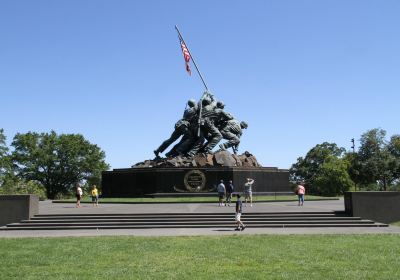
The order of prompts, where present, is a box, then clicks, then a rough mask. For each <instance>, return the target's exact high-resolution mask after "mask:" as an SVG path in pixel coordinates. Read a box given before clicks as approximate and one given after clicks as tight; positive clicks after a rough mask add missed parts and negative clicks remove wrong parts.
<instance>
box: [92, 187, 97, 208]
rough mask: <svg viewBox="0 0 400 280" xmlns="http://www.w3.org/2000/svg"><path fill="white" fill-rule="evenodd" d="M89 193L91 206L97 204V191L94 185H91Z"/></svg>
mask: <svg viewBox="0 0 400 280" xmlns="http://www.w3.org/2000/svg"><path fill="white" fill-rule="evenodd" d="M91 195H92V203H93V206H95V205H96V206H99V192H98V190H97V187H96V185H93V188H92V191H91Z"/></svg>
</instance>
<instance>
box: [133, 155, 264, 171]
mask: <svg viewBox="0 0 400 280" xmlns="http://www.w3.org/2000/svg"><path fill="white" fill-rule="evenodd" d="M221 166H226V167H234V166H237V167H262V166H261V165H260V164H259V163H258V161H257V159H256V157H255V156H253V155H252V154H250V153H249V152H244V153H243V154H241V155H235V154H231V153H230V152H228V151H218V152H215V153H208V154H196V155H194V156H192V157H183V156H176V157H173V158H155V159H153V160H146V161H144V162H139V163H137V164H135V165H133V166H132V167H133V168H150V167H153V168H157V167H221Z"/></svg>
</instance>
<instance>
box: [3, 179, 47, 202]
mask: <svg viewBox="0 0 400 280" xmlns="http://www.w3.org/2000/svg"><path fill="white" fill-rule="evenodd" d="M0 194H35V195H37V196H38V197H39V199H40V200H45V199H47V196H46V189H45V188H44V187H43V186H42V185H41V184H39V183H37V182H34V181H25V180H20V179H15V178H14V180H7V181H6V182H4V184H3V185H2V186H1V188H0Z"/></svg>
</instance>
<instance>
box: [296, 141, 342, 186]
mask: <svg viewBox="0 0 400 280" xmlns="http://www.w3.org/2000/svg"><path fill="white" fill-rule="evenodd" d="M344 152H345V149H344V148H341V147H338V146H337V145H336V144H335V143H328V142H324V143H322V144H318V145H316V146H315V147H314V148H312V149H311V150H310V151H309V152H308V153H307V154H306V156H305V157H304V158H302V157H300V158H298V159H297V162H296V163H295V164H293V165H292V167H291V168H290V177H291V180H292V181H304V182H305V183H306V185H307V188H308V191H309V192H311V193H319V191H320V189H319V188H318V187H317V186H316V184H315V179H316V178H317V177H318V176H319V174H320V172H321V171H320V168H321V166H322V165H323V164H324V162H325V161H326V160H327V159H328V158H330V157H335V158H340V157H341V156H342V155H343V154H344Z"/></svg>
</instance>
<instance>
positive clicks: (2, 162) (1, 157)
mask: <svg viewBox="0 0 400 280" xmlns="http://www.w3.org/2000/svg"><path fill="white" fill-rule="evenodd" d="M11 167H12V166H11V159H10V155H9V154H8V147H7V145H6V136H5V135H4V130H3V129H2V128H1V129H0V186H2V185H3V183H4V180H6V177H7V176H9V175H11Z"/></svg>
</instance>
